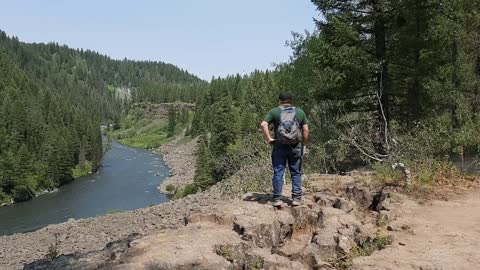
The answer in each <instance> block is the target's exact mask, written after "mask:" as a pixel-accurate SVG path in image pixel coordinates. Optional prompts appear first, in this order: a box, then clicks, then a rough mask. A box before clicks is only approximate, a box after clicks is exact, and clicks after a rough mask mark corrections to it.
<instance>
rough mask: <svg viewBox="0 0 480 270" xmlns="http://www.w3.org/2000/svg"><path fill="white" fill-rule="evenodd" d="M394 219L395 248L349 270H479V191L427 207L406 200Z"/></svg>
mask: <svg viewBox="0 0 480 270" xmlns="http://www.w3.org/2000/svg"><path fill="white" fill-rule="evenodd" d="M394 215H395V216H397V218H396V219H395V220H394V221H393V222H392V225H391V227H392V229H394V230H395V231H393V232H392V234H393V235H394V237H395V242H394V244H393V245H392V246H391V247H388V248H387V249H384V250H381V251H377V252H375V253H374V254H373V255H372V256H370V257H361V258H357V259H356V260H355V265H354V267H353V268H352V269H355V270H360V269H362V270H363V269H365V270H366V269H369V270H387V269H392V270H393V269H395V270H407V269H408V270H410V269H415V270H420V269H421V270H460V269H462V270H463V269H465V270H467V269H468V270H474V269H480V191H475V192H469V193H467V194H465V195H462V196H458V197H457V198H454V199H452V200H450V201H432V202H430V203H428V204H427V205H419V204H418V203H416V202H414V201H412V200H406V201H404V202H402V205H401V206H400V207H399V208H398V213H395V214H394ZM402 226H403V229H401V227H402Z"/></svg>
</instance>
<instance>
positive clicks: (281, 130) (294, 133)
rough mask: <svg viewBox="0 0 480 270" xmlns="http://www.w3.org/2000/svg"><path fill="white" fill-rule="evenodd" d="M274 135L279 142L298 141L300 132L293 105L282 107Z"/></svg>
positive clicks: (289, 142)
mask: <svg viewBox="0 0 480 270" xmlns="http://www.w3.org/2000/svg"><path fill="white" fill-rule="evenodd" d="M276 135H277V138H276V139H277V141H278V142H279V143H280V144H288V145H293V144H298V143H300V141H301V140H302V132H301V129H300V124H299V123H298V121H297V117H296V110H295V107H285V108H282V112H281V113H280V120H279V122H278V127H277V132H276Z"/></svg>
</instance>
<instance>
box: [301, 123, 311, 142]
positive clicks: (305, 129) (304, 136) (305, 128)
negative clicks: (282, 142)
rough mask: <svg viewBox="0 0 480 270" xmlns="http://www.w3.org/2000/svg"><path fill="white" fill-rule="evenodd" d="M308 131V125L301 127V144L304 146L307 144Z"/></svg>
mask: <svg viewBox="0 0 480 270" xmlns="http://www.w3.org/2000/svg"><path fill="white" fill-rule="evenodd" d="M309 132H310V131H309V130H308V125H306V124H305V125H303V126H302V144H303V145H304V146H305V145H307V144H308V134H309Z"/></svg>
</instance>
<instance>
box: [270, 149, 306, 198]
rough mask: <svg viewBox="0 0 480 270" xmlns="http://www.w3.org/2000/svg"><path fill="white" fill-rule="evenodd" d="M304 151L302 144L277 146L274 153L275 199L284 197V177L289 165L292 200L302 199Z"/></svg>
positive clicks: (273, 182) (273, 180) (273, 179)
mask: <svg viewBox="0 0 480 270" xmlns="http://www.w3.org/2000/svg"><path fill="white" fill-rule="evenodd" d="M302 151H303V147H302V145H301V144H297V145H284V144H275V145H274V146H273V151H272V165H273V178H272V184H273V199H274V200H275V199H279V198H280V197H281V196H282V188H283V175H284V173H285V167H286V165H287V163H288V169H289V170H290V175H291V176H292V198H293V199H296V198H298V199H299V198H301V197H302V172H301V171H302V154H303V153H302Z"/></svg>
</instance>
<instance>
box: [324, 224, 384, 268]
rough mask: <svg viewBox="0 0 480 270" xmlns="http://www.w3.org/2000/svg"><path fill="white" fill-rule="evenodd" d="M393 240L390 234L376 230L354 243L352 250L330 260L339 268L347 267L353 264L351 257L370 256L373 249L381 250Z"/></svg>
mask: <svg viewBox="0 0 480 270" xmlns="http://www.w3.org/2000/svg"><path fill="white" fill-rule="evenodd" d="M392 242H393V237H392V236H391V235H385V234H383V233H382V232H381V231H377V232H376V233H375V235H374V236H373V237H369V238H367V239H366V240H365V241H363V242H360V243H358V244H357V245H354V248H353V249H352V251H351V252H350V253H348V254H346V255H345V256H343V257H340V258H337V259H336V260H334V261H331V263H332V265H333V266H334V267H337V268H340V269H348V268H349V267H350V266H352V264H353V259H354V258H355V257H360V256H370V255H372V253H373V252H374V251H375V250H382V249H384V248H385V247H387V246H388V245H391V244H392Z"/></svg>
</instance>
